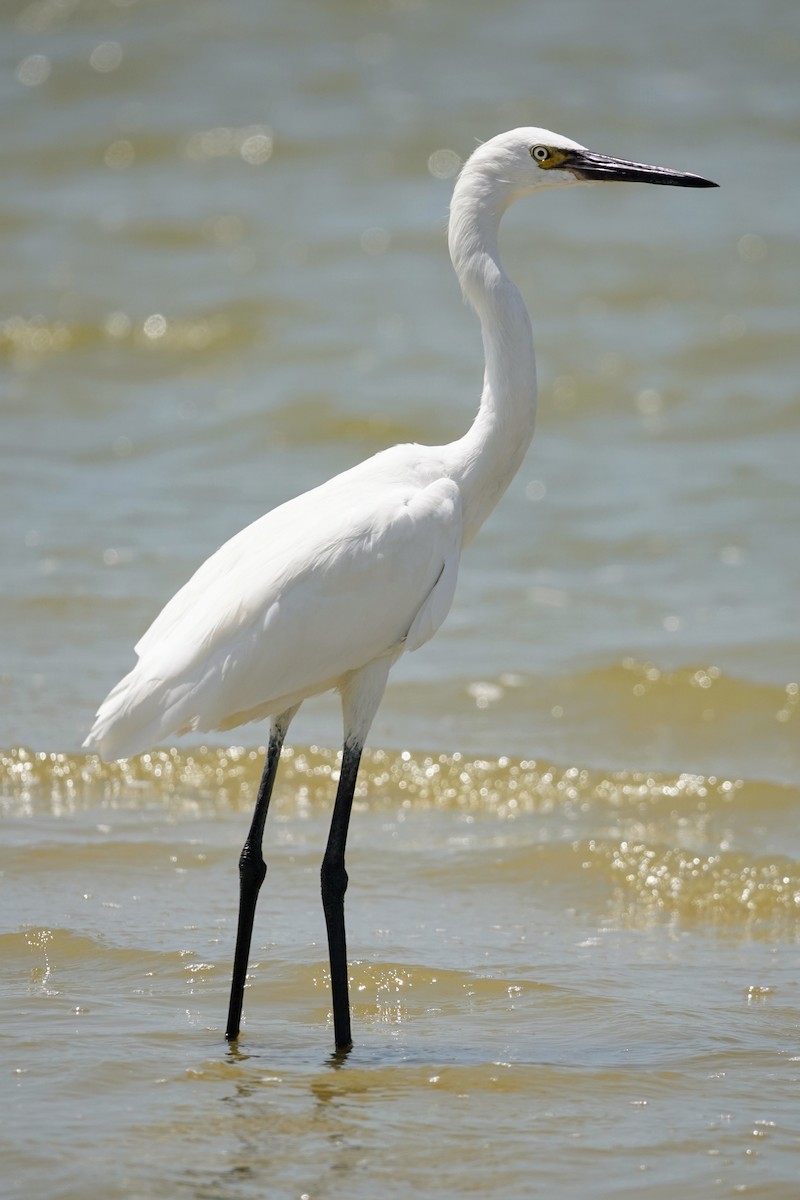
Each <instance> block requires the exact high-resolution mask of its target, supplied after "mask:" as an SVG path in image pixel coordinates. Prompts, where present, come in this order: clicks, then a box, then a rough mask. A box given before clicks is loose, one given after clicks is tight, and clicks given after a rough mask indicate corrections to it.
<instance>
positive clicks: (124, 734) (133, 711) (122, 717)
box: [83, 663, 191, 761]
mask: <svg viewBox="0 0 800 1200" xmlns="http://www.w3.org/2000/svg"><path fill="white" fill-rule="evenodd" d="M189 691H191V689H190V688H189V687H188V686H187V685H183V686H181V685H180V684H177V685H176V683H175V681H174V680H164V679H156V678H153V677H152V676H148V674H147V673H145V671H143V670H142V664H141V663H139V665H138V666H136V667H135V668H134V669H133V670H132V671H131V672H130V674H129V675H126V676H125V678H124V679H121V680H120V682H119V683H118V684H117V686H116V687H115V688H114V689H113V690H112V691H111V692H109V694H108V695H107V696H106V698H105V700H104V701H103V703H102V704H101V705H100V708H99V709H98V710H97V716H96V717H95V720H94V724H93V725H92V728H91V730H90V731H89V736H88V737H87V738H86V741H85V742H84V743H83V746H84V749H86V750H96V751H97V753H98V754H99V755H100V757H101V758H104V759H106V760H107V761H108V760H111V759H115V758H127V757H128V756H129V755H132V754H140V753H141V752H142V751H143V750H147V749H149V748H150V747H151V746H153V745H154V744H155V743H157V742H158V741H159V740H160V739H161V738H163V737H166V736H167V735H168V734H170V733H175V732H177V731H179V730H180V731H183V730H185V729H186V728H188V727H190V726H191V722H189V724H188V725H187V724H186V722H185V717H184V712H185V709H186V700H187V692H189Z"/></svg>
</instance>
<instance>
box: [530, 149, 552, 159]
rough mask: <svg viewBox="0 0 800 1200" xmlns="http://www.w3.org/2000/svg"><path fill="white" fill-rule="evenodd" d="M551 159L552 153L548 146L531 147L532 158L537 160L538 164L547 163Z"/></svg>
mask: <svg viewBox="0 0 800 1200" xmlns="http://www.w3.org/2000/svg"><path fill="white" fill-rule="evenodd" d="M549 157H550V151H549V150H548V149H547V146H531V158H534V159H536V161H537V162H546V161H547V159H548V158H549Z"/></svg>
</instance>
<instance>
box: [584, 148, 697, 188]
mask: <svg viewBox="0 0 800 1200" xmlns="http://www.w3.org/2000/svg"><path fill="white" fill-rule="evenodd" d="M564 167H565V168H566V169H567V170H568V171H572V173H573V175H576V176H577V177H578V179H586V180H588V181H590V182H591V181H593V180H597V181H598V182H600V181H601V180H608V181H609V182H611V183H613V182H618V183H619V182H627V183H661V184H664V185H666V186H669V187H693V188H709V187H719V184H718V183H714V182H713V181H712V180H710V179H704V178H703V177H702V175H691V174H689V172H688V171H670V170H669V168H668V167H650V166H648V165H647V164H646V163H635V162H626V161H625V159H623V158H609V157H608V155H606V154H592V153H591V152H590V151H589V150H576V151H575V153H574V155H570V157H569V159H568V160H567V162H565V163H564Z"/></svg>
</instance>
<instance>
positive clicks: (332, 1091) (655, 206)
mask: <svg viewBox="0 0 800 1200" xmlns="http://www.w3.org/2000/svg"><path fill="white" fill-rule="evenodd" d="M0 21H2V39H0V63H1V67H2V69H1V73H0V98H2V103H3V112H4V120H3V131H2V137H0V179H2V184H0V253H1V254H2V262H3V268H4V269H3V272H2V274H1V275H0V386H2V405H3V425H2V428H3V437H2V448H3V471H2V475H0V528H2V537H3V544H4V547H5V553H4V554H3V557H2V562H0V579H1V580H2V587H1V588H0V612H1V613H2V629H3V638H2V660H0V696H1V697H2V701H1V709H0V711H1V712H2V724H0V749H2V772H1V773H2V795H3V804H4V817H3V825H4V837H3V849H2V851H0V854H2V869H3V874H2V877H0V881H1V885H2V889H3V911H4V913H5V921H4V924H3V932H2V934H0V936H1V937H2V939H3V943H4V960H5V962H6V963H7V968H8V969H7V971H6V972H5V973H4V974H5V979H4V982H3V985H2V986H3V991H2V1004H3V1012H4V1022H3V1028H4V1031H5V1035H4V1036H5V1039H6V1044H7V1051H6V1056H5V1065H4V1076H3V1079H4V1091H5V1092H7V1095H8V1097H9V1098H10V1099H11V1100H13V1102H14V1103H13V1105H11V1104H4V1106H3V1109H4V1116H3V1117H1V1118H0V1122H2V1125H0V1130H1V1131H2V1133H3V1135H4V1136H5V1151H4V1160H5V1161H6V1162H7V1163H8V1167H7V1169H6V1184H5V1186H6V1188H7V1189H8V1192H9V1194H22V1193H23V1192H24V1193H25V1194H26V1195H37V1196H38V1195H48V1196H49V1195H52V1196H65V1197H66V1196H73V1195H76V1194H81V1195H84V1196H89V1195H94V1194H97V1195H98V1196H99V1195H102V1196H110V1195H125V1196H134V1195H135V1196H140V1195H141V1196H162V1195H163V1196H167V1195H169V1196H174V1195H176V1194H184V1193H185V1194H188V1195H196V1196H203V1197H206V1196H251V1195H252V1196H255V1195H264V1194H268V1195H275V1196H284V1195H286V1196H300V1195H301V1194H308V1195H310V1196H312V1197H325V1196H339V1195H341V1196H360V1195H365V1196H366V1195H370V1196H376V1195H378V1196H391V1195H395V1194H397V1195H399V1194H400V1193H401V1192H402V1193H403V1194H406V1193H407V1191H408V1189H409V1188H413V1190H414V1191H415V1192H416V1193H418V1194H425V1195H434V1194H435V1195H437V1196H439V1195H446V1196H462V1195H464V1194H467V1193H468V1192H469V1191H476V1190H477V1191H478V1192H482V1193H484V1194H492V1195H497V1196H503V1197H506V1196H509V1197H510V1196H517V1195H519V1196H530V1195H532V1194H541V1195H552V1194H557V1195H559V1196H576V1197H578V1196H580V1197H586V1196H609V1197H610V1196H615V1197H616V1196H620V1195H626V1194H628V1195H637V1196H638V1195H642V1194H647V1195H648V1196H654V1197H655V1196H660V1195H662V1194H663V1195H664V1196H666V1195H667V1194H669V1195H672V1194H673V1192H674V1188H675V1186H676V1183H677V1184H679V1185H680V1186H681V1188H682V1190H683V1191H684V1192H685V1194H687V1195H690V1196H693V1195H696V1196H703V1197H708V1196H728V1195H734V1194H738V1193H739V1192H742V1191H744V1190H747V1191H749V1192H751V1193H752V1194H754V1195H758V1196H759V1197H779V1196H780V1197H783V1196H786V1197H790V1196H791V1197H794V1196H795V1195H796V1194H797V1181H798V1175H800V1155H799V1154H798V1149H797V1146H798V1143H797V1138H798V1135H799V1134H800V1111H799V1110H798V1105H797V1082H798V1070H797V1061H798V1058H797V1054H798V1051H800V1047H798V1045H797V1041H798V1039H797V1004H798V991H797V957H796V942H797V934H798V930H799V929H800V921H799V920H798V913H800V845H799V844H798V824H797V816H796V803H797V800H798V789H800V739H799V738H798V704H799V703H800V701H799V700H798V693H799V688H798V681H800V634H799V633H798V619H797V595H798V584H799V583H800V555H799V554H798V533H797V530H798V526H799V525H800V485H799V481H798V465H797V464H798V461H799V457H800V456H799V453H798V451H799V448H800V392H799V391H798V366H799V365H800V361H799V360H800V341H798V337H797V326H798V298H797V279H798V273H799V272H800V247H799V245H798V238H797V211H798V205H797V197H798V183H800V170H799V169H798V149H799V148H800V90H798V87H797V78H798V67H799V66H800V10H798V8H797V5H796V4H795V3H793V2H792V0H764V2H763V3H761V4H759V5H752V4H747V3H745V2H744V0H733V2H731V3H729V4H726V5H719V4H711V3H708V4H690V3H688V2H687V0H677V2H676V3H675V4H672V5H669V6H666V5H655V4H642V5H636V6H634V5H631V4H628V3H624V2H623V0H606V2H604V3H603V4H602V5H598V4H592V3H590V2H589V0H559V2H558V3H556V2H555V0H541V2H540V0H536V2H532V3H519V2H513V3H512V2H505V0H499V2H497V3H495V4H492V5H491V6H486V5H481V4H478V3H472V2H470V0H467V2H460V3H456V0H438V2H434V0H372V2H370V3H368V2H367V0H361V2H359V0H332V2H326V3H323V2H322V0H301V2H300V3H296V4H291V5H289V4H281V3H270V4H261V3H257V2H256V0H229V2H223V0H193V2H190V0H170V3H168V4H164V3H156V2H154V0H113V2H112V0H33V2H32V3H29V4H27V5H26V4H24V3H5V4H4V5H3V6H2V16H0ZM520 124H537V125H543V126H546V127H549V128H553V129H556V130H558V131H559V132H561V133H564V134H566V135H567V136H569V137H572V138H575V139H576V140H579V141H581V142H583V143H584V144H587V145H589V146H590V147H591V148H593V149H596V150H598V151H601V152H605V153H611V154H618V155H620V156H623V157H629V158H635V159H640V160H643V161H652V162H657V163H661V164H663V165H668V166H674V167H676V168H678V169H684V170H690V171H696V172H699V173H701V174H704V175H707V176H709V177H710V178H712V179H715V180H717V181H718V182H719V183H720V185H721V186H720V189H719V191H717V192H693V191H678V190H673V189H656V188H653V189H647V188H642V187H634V186H629V187H622V186H620V187H609V188H607V189H604V188H592V189H578V188H576V189H573V190H571V191H569V192H562V193H558V194H557V195H551V196H546V195H545V196H542V197H539V198H537V199H536V200H534V201H530V202H528V203H525V204H521V205H519V206H517V208H516V209H515V210H514V211H513V212H512V213H511V214H509V216H508V218H507V220H506V222H505V228H504V232H503V239H502V248H503V254H504V259H505V262H506V265H507V267H508V269H509V272H510V273H511V274H512V276H513V277H514V278H515V280H516V281H517V282H518V283H519V285H520V287H521V289H522V291H523V294H524V295H525V297H526V300H527V301H528V303H529V305H530V308H531V310H532V314H533V320H534V330H535V334H536V337H537V352H538V360H539V377H540V388H541V401H540V413H539V425H538V431H537V437H536V440H535V442H534V446H533V448H532V450H531V451H530V453H529V455H528V457H527V459H526V462H525V464H524V466H523V468H522V470H521V471H520V473H519V475H518V477H517V479H516V480H515V482H514V484H513V485H512V487H511V489H510V491H509V493H508V495H507V496H506V498H505V499H504V501H503V503H502V504H501V506H500V508H499V509H498V510H497V512H496V513H495V514H494V516H493V517H492V519H491V521H490V522H489V524H488V525H487V526H486V528H485V529H484V531H483V532H482V533H481V535H480V537H479V538H478V539H477V541H476V543H475V544H474V546H473V547H471V548H470V551H469V552H468V553H467V554H466V555H465V557H464V559H463V562H462V569H461V579H460V585H459V590H458V593H457V597H456V602H455V605H454V607H453V611H452V613H451V614H450V617H449V618H448V621H447V623H446V625H445V627H444V628H443V629H442V630H441V631H440V633H439V634H438V635H437V638H436V639H435V640H434V641H433V642H432V643H431V644H429V645H428V646H426V647H425V648H424V649H423V650H421V651H420V652H418V653H417V654H414V655H409V656H406V657H405V658H404V659H402V660H401V661H400V663H399V664H398V666H397V667H396V668H395V671H394V674H393V681H392V683H391V684H390V686H389V689H388V691H387V694H386V697H385V700H384V704H383V706H382V709H381V711H380V713H379V716H378V718H377V720H376V723H375V726H374V729H373V734H372V738H371V744H372V746H373V747H374V752H373V754H372V755H371V756H370V757H369V759H368V760H367V763H366V764H365V771H364V774H363V783H362V795H361V797H360V811H359V812H358V813H357V817H356V820H355V821H354V828H353V836H352V849H351V852H350V855H349V860H348V861H349V867H350V875H351V881H352V883H351V891H350V894H349V897H348V914H349V922H350V928H351V946H350V950H351V956H352V957H353V960H354V962H353V988H354V996H355V1018H356V1027H357V1033H356V1038H357V1047H356V1050H355V1051H354V1053H353V1056H352V1057H351V1059H350V1060H349V1061H348V1062H347V1064H346V1065H345V1066H344V1067H343V1068H342V1069H341V1070H338V1071H335V1070H333V1069H332V1068H331V1066H330V1064H329V1063H327V1062H326V1057H325V1056H326V1053H327V1050H328V1042H329V1041H330V1040H331V1038H330V1032H329V1031H326V1028H325V1021H326V1013H327V990H326V985H325V978H326V976H325V966H324V963H325V947H324V933H323V929H322V919H321V914H320V913H319V911H318V910H319V904H318V894H317V893H318V886H317V883H316V872H317V870H318V862H319V858H320V855H321V851H322V845H323V843H324V838H325V826H326V823H327V817H328V812H329V808H330V800H331V791H332V788H333V786H334V783H333V779H332V776H334V777H335V770H336V757H335V749H336V747H337V746H338V742H339V738H340V719H339V713H338V706H337V704H336V703H335V702H334V701H333V700H332V699H320V700H318V701H314V702H313V703H310V704H308V705H307V706H306V710H304V711H303V713H301V715H300V717H299V718H298V720H297V722H296V723H295V725H294V726H293V730H292V733H293V737H294V743H293V749H292V751H291V753H290V754H289V755H287V758H286V762H285V764H284V771H283V776H282V778H281V781H280V783H279V789H278V793H279V794H278V797H277V811H276V819H275V821H274V822H271V825H270V834H269V836H268V841H270V838H271V843H270V844H271V845H272V850H271V855H270V854H268V858H269V859H270V862H271V865H272V867H273V870H271V872H270V882H269V884H268V885H267V888H266V889H265V895H264V900H263V902H262V904H263V913H262V914H261V919H260V921H259V925H258V927H257V931H256V945H255V947H254V958H255V959H256V962H255V964H254V968H253V980H252V986H251V987H250V989H248V993H247V997H246V1016H247V1018H248V1021H247V1025H246V1027H245V1039H244V1040H243V1043H242V1051H243V1053H242V1054H241V1055H235V1054H231V1055H229V1054H228V1053H227V1051H226V1049H225V1046H224V1043H223V1041H222V1021H223V1018H224V1010H225V1004H226V991H227V978H226V976H227V971H228V969H229V959H230V953H231V950H232V939H233V930H234V928H235V905H236V878H235V874H236V873H235V862H236V855H237V853H238V846H239V845H240V844H241V841H242V839H243V835H244V829H245V826H246V822H247V811H248V809H249V806H250V803H251V800H252V793H253V788H254V786H255V783H256V780H257V775H258V757H259V755H258V747H259V744H260V743H261V742H263V738H264V730H263V729H262V728H259V727H250V728H247V729H244V730H242V731H237V734H236V737H237V739H238V745H237V747H234V748H230V746H229V740H230V739H229V738H226V737H222V736H220V737H219V738H217V739H213V738H212V739H210V740H209V739H206V743H205V745H204V746H203V747H200V746H199V744H198V743H199V739H195V743H194V744H192V742H191V739H190V740H189V741H188V742H182V743H181V744H180V746H178V747H177V748H175V747H166V748H163V750H162V751H160V752H159V753H158V754H154V755H152V756H149V757H146V758H145V759H143V760H141V761H131V762H129V763H125V764H122V766H117V765H114V764H112V765H108V766H104V765H102V764H100V763H99V762H97V760H95V759H93V758H87V757H85V756H83V755H81V753H80V752H79V749H78V747H79V746H80V742H81V740H82V738H83V736H85V732H86V730H87V728H88V726H89V724H90V722H91V717H92V714H93V712H94V709H95V708H96V706H97V703H98V702H99V700H100V699H102V697H103V696H104V695H105V693H106V691H107V690H108V688H109V687H110V686H111V685H112V684H113V683H114V682H115V681H116V680H117V679H118V678H119V677H120V676H121V675H122V674H123V673H124V672H125V671H126V670H127V669H128V668H129V667H130V665H131V664H132V661H133V656H132V649H131V648H132V645H133V643H134V642H135V641H136V640H137V638H138V636H139V635H140V634H141V633H142V632H143V630H144V628H145V627H146V626H147V624H148V623H149V621H150V620H151V619H152V618H153V617H154V616H155V614H156V613H157V611H158V610H159V608H160V607H161V605H162V604H163V603H164V602H165V601H166V599H168V598H169V596H170V595H171V594H172V593H173V592H174V591H175V590H176V588H177V587H179V586H180V584H181V583H182V582H183V581H184V580H185V579H186V578H187V577H188V575H189V574H190V573H191V572H192V571H193V570H194V568H195V567H196V566H197V565H198V564H199V562H200V561H202V560H203V559H204V558H205V557H206V556H207V555H208V554H209V553H210V552H211V551H212V550H213V549H214V548H216V546H217V545H219V544H220V542H222V541H223V540H224V539H225V538H227V537H228V536H230V535H231V534H232V533H234V532H235V531H236V530H237V529H239V528H241V527H242V526H243V525H244V524H246V523H247V522H249V521H250V520H252V519H254V518H255V517H257V516H258V515H260V514H261V513H262V512H264V511H265V510H266V509H268V508H270V507H272V506H274V505H275V504H277V503H279V502H280V501H282V500H283V499H286V498H287V497H288V496H290V495H292V494H295V493H296V492H298V491H301V490H304V489H305V488H307V487H311V486H313V485H314V484H316V483H318V482H320V481H321V480H322V479H324V478H326V477H327V476H329V475H330V474H332V473H334V472H336V471H338V470H341V469H343V468H345V467H347V466H349V465H351V464H352V463H354V462H356V461H358V460H359V459H361V458H363V457H365V456H366V455H368V454H370V453H372V452H374V451H375V450H377V449H380V448H382V447H383V446H385V445H387V444H391V443H392V442H396V441H402V440H416V441H426V442H441V441H446V440H450V439H452V438H454V437H456V436H458V435H459V434H460V433H461V432H462V431H463V430H464V429H465V427H466V425H467V423H468V422H469V421H470V419H471V417H472V415H473V413H474V410H475V407H476V405H477V400H478V395H479V391H480V379H481V373H482V359H481V344H480V337H479V332H478V327H477V322H476V321H475V319H474V317H473V316H472V314H470V313H469V312H468V311H467V310H466V309H465V308H464V306H463V304H462V302H461V299H460V296H459V293H458V287H457V284H456V282H455V279H454V277H453V275H452V271H451V269H450V266H449V263H448V260H447V255H446V246H445V237H444V233H445V225H446V214H447V205H448V201H449V194H450V190H451V188H452V182H453V178H454V177H455V174H456V173H457V170H458V167H459V165H460V162H461V161H462V160H463V159H464V158H465V157H466V156H467V155H468V154H469V152H470V150H471V149H472V147H473V146H474V145H475V143H476V141H479V140H482V139H484V138H487V137H490V136H491V135H492V134H494V133H496V132H499V131H500V130H502V129H505V128H511V127H514V126H516V125H520ZM0 1186H2V1185H0Z"/></svg>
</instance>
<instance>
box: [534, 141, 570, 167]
mask: <svg viewBox="0 0 800 1200" xmlns="http://www.w3.org/2000/svg"><path fill="white" fill-rule="evenodd" d="M570 157H571V155H570V152H569V150H558V149H556V148H555V147H553V146H532V147H531V158H532V159H533V160H534V162H536V163H538V165H539V166H540V167H541V168H542V170H543V171H551V170H553V168H554V167H561V166H563V165H564V163H565V162H567V160H568V159H569V158H570Z"/></svg>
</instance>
